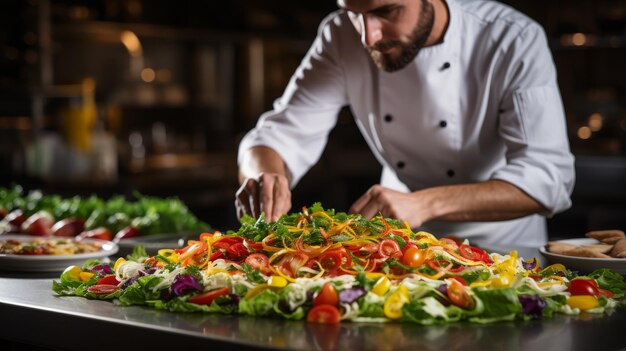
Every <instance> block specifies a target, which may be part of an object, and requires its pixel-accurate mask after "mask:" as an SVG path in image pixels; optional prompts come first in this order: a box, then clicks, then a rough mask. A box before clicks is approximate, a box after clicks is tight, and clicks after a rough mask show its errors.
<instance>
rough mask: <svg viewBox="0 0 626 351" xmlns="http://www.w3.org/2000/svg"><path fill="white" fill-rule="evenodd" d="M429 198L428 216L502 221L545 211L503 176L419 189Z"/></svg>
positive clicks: (456, 220) (431, 217)
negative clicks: (485, 180)
mask: <svg viewBox="0 0 626 351" xmlns="http://www.w3.org/2000/svg"><path fill="white" fill-rule="evenodd" d="M417 193H421V194H420V196H425V197H427V198H429V199H430V203H431V211H432V212H431V213H430V216H429V217H430V218H429V219H428V220H443V221H453V222H460V221H501V220H509V219H514V218H519V217H523V216H527V215H530V214H534V213H538V212H542V211H545V210H546V209H545V207H543V206H542V205H541V204H540V203H539V202H537V201H536V200H534V199H533V198H532V197H530V196H529V195H528V194H526V193H525V192H523V191H522V190H520V189H519V188H518V187H516V186H514V185H512V184H510V183H507V182H505V181H501V180H490V181H487V182H484V183H474V184H461V185H451V186H441V187H434V188H430V189H425V190H422V191H418V192H417Z"/></svg>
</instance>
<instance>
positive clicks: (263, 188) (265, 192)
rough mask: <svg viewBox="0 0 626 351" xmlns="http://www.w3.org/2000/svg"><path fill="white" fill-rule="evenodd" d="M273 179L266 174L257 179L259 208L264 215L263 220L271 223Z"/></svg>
mask: <svg viewBox="0 0 626 351" xmlns="http://www.w3.org/2000/svg"><path fill="white" fill-rule="evenodd" d="M275 186H276V185H275V182H274V179H273V177H271V176H268V175H266V174H263V175H261V177H260V178H259V208H260V211H261V212H263V213H265V220H267V221H272V212H273V211H274V187H275Z"/></svg>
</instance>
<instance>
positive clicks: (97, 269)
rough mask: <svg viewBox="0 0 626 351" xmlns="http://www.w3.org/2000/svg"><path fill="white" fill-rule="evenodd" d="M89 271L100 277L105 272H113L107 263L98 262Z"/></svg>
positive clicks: (105, 273)
mask: <svg viewBox="0 0 626 351" xmlns="http://www.w3.org/2000/svg"><path fill="white" fill-rule="evenodd" d="M90 271H91V273H94V274H97V275H99V276H101V277H104V276H105V275H107V274H113V270H112V269H111V266H109V265H108V264H99V265H96V266H93V267H91V269H90Z"/></svg>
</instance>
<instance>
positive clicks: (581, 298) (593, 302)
mask: <svg viewBox="0 0 626 351" xmlns="http://www.w3.org/2000/svg"><path fill="white" fill-rule="evenodd" d="M566 303H567V304H568V305H569V306H570V307H572V308H578V309H581V310H583V311H585V310H590V309H592V308H595V307H597V306H598V299H596V298H595V297H594V296H591V295H576V296H570V297H569V298H568V299H567V301H566Z"/></svg>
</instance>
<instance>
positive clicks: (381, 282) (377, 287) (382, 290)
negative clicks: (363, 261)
mask: <svg viewBox="0 0 626 351" xmlns="http://www.w3.org/2000/svg"><path fill="white" fill-rule="evenodd" d="M389 288H391V281H390V280H389V278H387V276H386V275H384V276H382V277H380V279H378V281H376V284H374V286H373V287H372V290H371V291H372V292H373V293H374V294H376V295H379V296H384V295H385V294H386V293H387V291H389Z"/></svg>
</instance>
